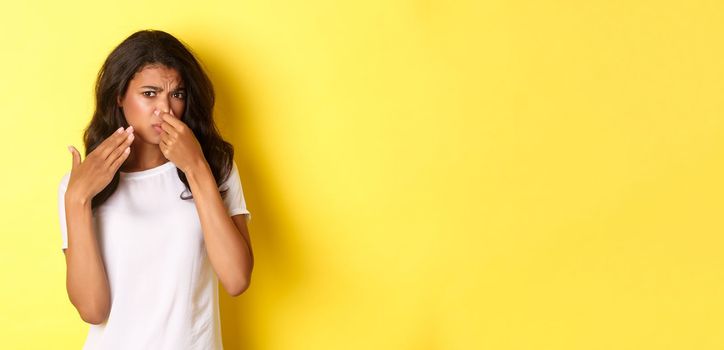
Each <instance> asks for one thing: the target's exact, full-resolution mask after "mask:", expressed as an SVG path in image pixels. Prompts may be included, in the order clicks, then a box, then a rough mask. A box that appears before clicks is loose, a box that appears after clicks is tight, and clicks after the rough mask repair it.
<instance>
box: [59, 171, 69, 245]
mask: <svg viewBox="0 0 724 350" xmlns="http://www.w3.org/2000/svg"><path fill="white" fill-rule="evenodd" d="M69 180H70V172H67V173H65V175H63V177H62V178H61V179H60V184H58V219H59V222H60V234H61V239H62V249H63V250H65V249H66V248H68V226H67V225H66V223H65V191H66V190H67V189H68V181H69Z"/></svg>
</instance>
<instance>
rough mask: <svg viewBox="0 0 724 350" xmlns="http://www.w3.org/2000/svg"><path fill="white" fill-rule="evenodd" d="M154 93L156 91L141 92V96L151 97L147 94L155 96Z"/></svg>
mask: <svg viewBox="0 0 724 350" xmlns="http://www.w3.org/2000/svg"><path fill="white" fill-rule="evenodd" d="M155 93H156V91H144V92H142V94H143V96H146V97H151V95H149V94H155Z"/></svg>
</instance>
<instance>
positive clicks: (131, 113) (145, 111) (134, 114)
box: [123, 98, 153, 123]
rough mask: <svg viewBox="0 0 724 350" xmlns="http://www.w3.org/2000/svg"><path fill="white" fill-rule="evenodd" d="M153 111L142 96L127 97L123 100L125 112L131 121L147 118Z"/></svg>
mask: <svg viewBox="0 0 724 350" xmlns="http://www.w3.org/2000/svg"><path fill="white" fill-rule="evenodd" d="M152 112H153V111H152V110H151V106H150V104H149V103H148V102H147V101H144V100H143V99H141V98H126V99H125V100H124V101H123V113H124V114H125V116H126V119H127V120H128V122H129V123H131V122H132V121H136V120H140V119H147V116H148V115H151V113H152Z"/></svg>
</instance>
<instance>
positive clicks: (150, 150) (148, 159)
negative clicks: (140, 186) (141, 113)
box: [120, 137, 168, 172]
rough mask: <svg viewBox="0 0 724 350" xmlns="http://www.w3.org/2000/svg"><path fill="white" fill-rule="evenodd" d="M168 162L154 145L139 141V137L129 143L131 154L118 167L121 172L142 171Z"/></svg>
mask: <svg viewBox="0 0 724 350" xmlns="http://www.w3.org/2000/svg"><path fill="white" fill-rule="evenodd" d="M166 162H168V159H166V157H165V156H164V155H163V153H162V152H161V149H160V148H159V147H158V145H156V144H152V143H147V142H144V141H141V140H140V138H139V137H136V139H134V140H133V142H132V143H131V153H130V154H129V155H128V158H127V159H126V161H125V162H123V164H122V165H121V167H120V170H121V171H123V172H132V171H143V170H146V169H151V168H155V167H157V166H159V165H161V164H164V163H166Z"/></svg>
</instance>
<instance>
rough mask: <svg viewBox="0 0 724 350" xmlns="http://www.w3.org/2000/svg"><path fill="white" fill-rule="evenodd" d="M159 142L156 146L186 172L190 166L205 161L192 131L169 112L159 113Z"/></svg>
mask: <svg viewBox="0 0 724 350" xmlns="http://www.w3.org/2000/svg"><path fill="white" fill-rule="evenodd" d="M161 129H163V131H161V142H160V143H159V144H158V147H159V148H160V149H161V152H162V153H163V155H164V156H165V157H166V159H168V160H170V161H171V162H173V163H174V164H175V165H176V167H177V168H179V169H181V171H183V172H184V173H188V171H189V170H191V169H192V167H194V166H197V165H199V164H202V163H201V162H202V161H206V158H205V157H204V152H203V150H202V149H201V145H200V144H199V141H198V140H197V139H196V136H195V135H194V132H193V131H192V130H191V129H190V128H189V127H188V126H187V125H186V123H184V122H182V121H181V120H180V119H177V118H176V117H175V116H174V115H173V110H171V111H170V113H163V112H162V113H161Z"/></svg>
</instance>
